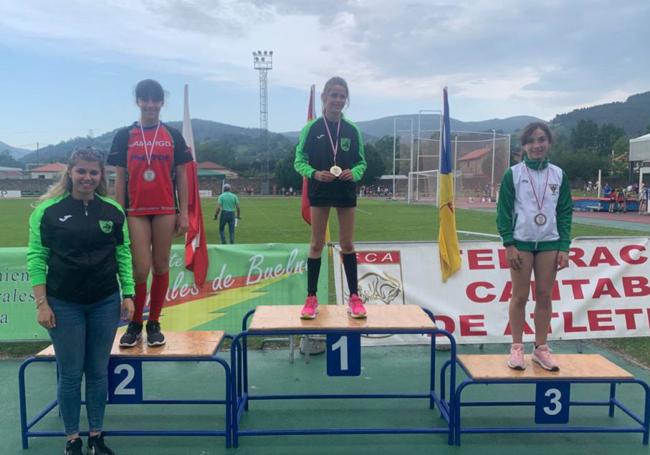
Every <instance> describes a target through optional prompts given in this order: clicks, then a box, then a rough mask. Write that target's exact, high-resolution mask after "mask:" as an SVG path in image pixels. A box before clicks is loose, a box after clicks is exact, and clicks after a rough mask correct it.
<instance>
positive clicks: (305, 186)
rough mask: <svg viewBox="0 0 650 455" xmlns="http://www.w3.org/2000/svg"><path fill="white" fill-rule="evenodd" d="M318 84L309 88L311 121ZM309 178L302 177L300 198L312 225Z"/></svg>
mask: <svg viewBox="0 0 650 455" xmlns="http://www.w3.org/2000/svg"><path fill="white" fill-rule="evenodd" d="M315 98H316V86H315V85H312V86H311V88H310V89H309V106H307V121H308V122H311V121H312V120H314V119H315V118H316V100H315ZM307 190H308V179H307V177H303V178H302V196H301V199H300V213H301V214H302V219H303V220H305V223H307V224H309V225H311V205H310V204H309V197H308V196H307Z"/></svg>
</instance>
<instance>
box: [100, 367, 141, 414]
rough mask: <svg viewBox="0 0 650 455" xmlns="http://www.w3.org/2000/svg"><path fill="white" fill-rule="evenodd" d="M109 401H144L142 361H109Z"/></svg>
mask: <svg viewBox="0 0 650 455" xmlns="http://www.w3.org/2000/svg"><path fill="white" fill-rule="evenodd" d="M108 402H109V403H140V402H142V362H140V361H139V360H124V359H111V360H110V362H109V363H108Z"/></svg>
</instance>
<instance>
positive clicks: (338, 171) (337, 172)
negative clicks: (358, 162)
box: [330, 165, 343, 177]
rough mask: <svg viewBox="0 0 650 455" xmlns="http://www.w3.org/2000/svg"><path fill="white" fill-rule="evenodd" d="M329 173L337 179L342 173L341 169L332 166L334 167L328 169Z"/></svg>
mask: <svg viewBox="0 0 650 455" xmlns="http://www.w3.org/2000/svg"><path fill="white" fill-rule="evenodd" d="M330 172H331V173H332V174H334V177H338V176H339V175H341V174H342V173H343V169H341V168H340V167H338V166H336V165H334V166H332V167H331V168H330Z"/></svg>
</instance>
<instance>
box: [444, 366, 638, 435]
mask: <svg viewBox="0 0 650 455" xmlns="http://www.w3.org/2000/svg"><path fill="white" fill-rule="evenodd" d="M554 357H555V359H556V361H557V362H558V364H559V366H560V371H557V372H552V371H546V370H544V369H543V368H541V367H540V366H539V365H537V364H535V363H533V362H531V361H530V357H529V356H526V359H527V361H528V367H527V368H526V370H524V371H516V370H512V369H510V368H508V366H507V365H506V361H507V356H506V355H459V356H458V365H459V366H460V368H461V369H462V370H463V371H464V372H465V373H466V375H467V378H466V379H465V380H463V381H462V382H460V383H459V384H458V387H457V389H456V398H455V400H454V401H455V403H454V406H455V411H454V412H453V414H454V419H455V420H454V433H455V437H454V439H455V442H456V444H457V445H460V437H461V435H462V434H463V433H480V434H486V433H641V434H642V435H643V444H648V423H649V421H650V415H649V414H650V388H648V385H647V384H646V383H645V382H644V381H642V380H640V379H637V378H635V377H634V376H633V375H632V374H631V373H629V372H628V371H626V370H624V369H623V368H621V367H619V366H617V365H615V364H614V363H612V362H610V361H609V360H607V359H606V358H605V357H603V356H601V355H598V354H557V355H554ZM525 384H527V385H531V384H532V385H534V386H535V393H534V395H532V396H531V399H530V400H527V401H525V400H524V401H521V400H520V401H517V400H513V399H510V400H509V401H490V400H488V399H482V400H480V401H465V400H464V399H463V392H465V391H466V390H467V389H468V388H471V387H473V386H476V385H482V386H485V385H489V386H491V387H493V388H494V387H496V386H498V385H501V386H504V385H505V386H506V387H507V389H506V393H507V394H508V395H512V393H513V391H514V388H515V387H518V386H521V385H525ZM584 384H605V385H608V386H609V395H608V396H606V397H603V399H601V400H590V401H579V400H575V399H574V398H573V397H572V396H571V392H572V389H573V388H577V387H579V386H581V385H584ZM620 386H625V387H634V388H636V389H637V390H639V391H642V392H643V393H642V394H639V395H638V400H635V402H634V403H632V405H635V406H636V407H640V408H641V409H642V415H638V414H637V413H635V412H633V410H632V409H631V407H630V403H628V405H626V404H623V403H622V402H621V401H619V399H618V398H617V397H616V391H617V387H620ZM503 389H504V388H503V387H502V388H501V389H500V390H503ZM515 406H528V407H531V408H533V410H534V412H531V414H530V418H533V417H534V425H529V426H525V425H522V426H508V425H503V426H497V425H494V424H493V422H498V421H499V419H498V416H499V413H498V412H496V411H495V412H493V413H492V416H493V418H492V419H491V424H492V425H491V426H489V427H485V426H484V427H477V426H474V427H471V426H467V425H464V424H463V412H462V410H463V408H470V407H501V408H503V414H502V415H503V416H507V415H508V410H509V409H512V408H513V407H515ZM579 406H583V407H584V406H602V407H607V409H608V414H609V417H614V411H615V410H616V409H619V410H620V411H621V412H623V413H624V414H625V415H627V416H628V417H629V419H626V420H630V424H629V425H626V426H623V425H605V424H602V425H591V426H585V425H580V424H579V423H580V422H579V420H580V419H575V420H576V422H573V421H572V419H571V415H570V412H571V409H574V408H576V407H579ZM637 412H638V411H637ZM530 418H529V420H530Z"/></svg>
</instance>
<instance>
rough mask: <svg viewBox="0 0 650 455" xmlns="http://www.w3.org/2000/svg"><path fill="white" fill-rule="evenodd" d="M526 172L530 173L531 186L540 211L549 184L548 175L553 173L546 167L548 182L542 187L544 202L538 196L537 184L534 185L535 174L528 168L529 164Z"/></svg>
mask: <svg viewBox="0 0 650 455" xmlns="http://www.w3.org/2000/svg"><path fill="white" fill-rule="evenodd" d="M524 166H526V165H524ZM526 172H527V173H528V178H529V179H530V187H531V188H532V189H533V195H534V196H535V202H536V203H537V208H538V209H539V211H540V212H541V211H542V207H544V198H545V197H546V187H547V186H548V177H549V175H550V174H551V173H550V171H549V169H548V167H547V168H546V182H545V183H544V186H543V187H542V202H541V203H540V202H539V197H537V191H535V185H533V176H532V175H531V173H530V170H529V169H528V166H526Z"/></svg>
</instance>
